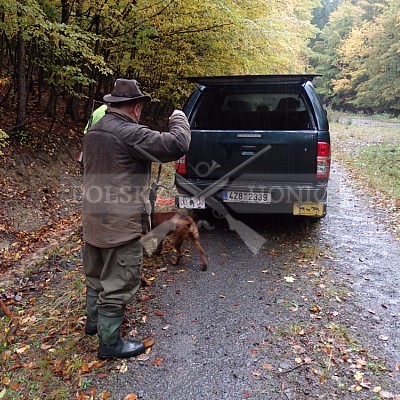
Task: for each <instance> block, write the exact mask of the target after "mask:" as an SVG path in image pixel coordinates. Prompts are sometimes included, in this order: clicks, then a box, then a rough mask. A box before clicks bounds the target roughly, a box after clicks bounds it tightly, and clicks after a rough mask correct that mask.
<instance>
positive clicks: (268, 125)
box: [191, 91, 313, 130]
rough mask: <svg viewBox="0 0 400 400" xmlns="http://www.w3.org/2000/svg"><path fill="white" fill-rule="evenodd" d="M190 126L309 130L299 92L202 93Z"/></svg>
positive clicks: (229, 128) (200, 128) (309, 125)
mask: <svg viewBox="0 0 400 400" xmlns="http://www.w3.org/2000/svg"><path fill="white" fill-rule="evenodd" d="M191 125H192V128H193V129H198V130H202V129H204V130H308V129H313V124H312V122H311V118H310V114H309V112H308V110H307V107H306V104H305V102H304V99H303V98H302V97H301V95H299V94H298V93H287V92H286V93H277V92H267V91H265V92H256V93H237V92H233V93H232V92H229V93H222V92H218V91H216V92H213V91H210V92H207V93H204V94H203V96H202V98H201V102H200V104H199V107H198V108H197V111H196V113H195V115H194V117H193V120H192V124H191Z"/></svg>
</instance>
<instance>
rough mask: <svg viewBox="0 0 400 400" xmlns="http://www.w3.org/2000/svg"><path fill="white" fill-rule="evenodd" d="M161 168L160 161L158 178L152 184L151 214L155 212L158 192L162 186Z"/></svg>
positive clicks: (150, 196)
mask: <svg viewBox="0 0 400 400" xmlns="http://www.w3.org/2000/svg"><path fill="white" fill-rule="evenodd" d="M161 168H162V163H159V164H158V172H157V179H156V181H155V182H153V183H152V184H151V185H150V192H149V200H150V205H151V214H153V213H154V210H155V204H156V200H157V192H158V189H159V188H160V186H161V185H160V177H161Z"/></svg>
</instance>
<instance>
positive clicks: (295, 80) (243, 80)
mask: <svg viewBox="0 0 400 400" xmlns="http://www.w3.org/2000/svg"><path fill="white" fill-rule="evenodd" d="M318 76H322V75H319V74H296V75H230V76H229V75H228V76H189V77H185V78H182V79H183V80H187V81H188V82H192V83H198V84H200V85H203V86H227V85H237V84H260V83H271V84H303V83H304V82H307V81H312V80H313V79H314V78H316V77H318Z"/></svg>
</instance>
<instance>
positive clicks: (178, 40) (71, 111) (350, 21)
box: [0, 0, 400, 146]
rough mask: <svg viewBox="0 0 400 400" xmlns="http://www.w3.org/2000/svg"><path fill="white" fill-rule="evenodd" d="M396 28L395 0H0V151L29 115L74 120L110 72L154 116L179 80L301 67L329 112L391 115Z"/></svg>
mask: <svg viewBox="0 0 400 400" xmlns="http://www.w3.org/2000/svg"><path fill="white" fill-rule="evenodd" d="M399 24H400V3H399V2H398V0H321V1H319V0H288V1H285V2H281V1H278V0H267V1H265V0H216V1H202V2H193V1H192V0H131V1H126V0H108V1H106V0H77V1H68V0H60V1H56V0H0V32H1V35H0V115H1V123H0V146H5V145H6V143H7V140H10V139H11V138H19V139H21V138H22V139H25V140H29V135H30V130H31V127H32V125H33V123H32V122H33V120H32V118H33V117H32V114H33V111H32V110H34V114H35V115H37V114H38V112H39V113H40V114H41V115H43V121H44V120H46V121H49V122H48V125H49V126H48V127H46V130H48V131H49V132H51V127H52V126H53V125H54V123H55V121H58V120H60V119H63V118H65V117H68V118H69V119H70V120H71V121H73V122H75V123H78V124H79V123H83V122H84V121H86V120H87V118H88V117H89V115H90V112H91V110H92V108H93V104H94V101H95V100H101V98H102V96H103V95H104V94H106V93H109V92H110V90H111V87H112V84H113V81H114V79H115V78H117V77H127V78H136V79H137V80H138V81H139V83H140V85H141V88H142V90H144V91H145V92H147V93H149V94H151V95H152V97H153V99H154V101H153V104H152V113H151V114H150V115H152V116H156V115H165V114H166V113H167V112H168V111H169V110H170V109H171V108H172V107H177V106H179V105H180V104H181V103H182V101H184V99H185V97H186V96H187V94H188V93H189V90H190V87H189V86H188V84H187V83H186V82H185V80H183V79H181V78H182V77H185V76H199V75H239V74H290V73H296V74H297V73H305V72H306V73H317V74H321V75H322V77H320V78H318V79H317V80H316V81H315V84H316V86H317V87H318V91H319V93H320V94H321V96H322V98H323V101H324V103H325V104H326V105H327V106H329V107H332V108H333V109H337V110H344V111H355V112H364V113H368V114H372V113H386V114H389V115H398V114H399V113H400V101H399V97H400V94H399V93H400V79H399V75H400V37H399V36H400V30H399ZM10 115H12V118H10ZM5 116H7V118H6V117H5Z"/></svg>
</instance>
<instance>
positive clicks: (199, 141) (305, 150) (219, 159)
mask: <svg viewBox="0 0 400 400" xmlns="http://www.w3.org/2000/svg"><path fill="white" fill-rule="evenodd" d="M267 146H268V149H267V150H266V151H265V152H264V153H263V154H262V155H261V156H259V157H257V156H256V157H254V159H253V160H252V161H251V162H248V163H246V165H245V166H244V168H240V169H238V171H237V172H236V173H235V174H233V175H231V176H230V179H235V178H237V177H239V176H242V178H243V179H249V180H261V179H262V180H268V181H272V182H273V181H276V182H278V181H279V182H284V181H291V182H296V181H302V180H304V179H306V180H310V178H311V179H312V180H313V177H314V176H315V172H316V157H317V154H316V152H317V132H316V131H311V130H306V131H252V132H249V131H226V130H225V131H217V130H213V131H206V130H192V141H191V144H190V149H189V152H188V153H187V155H186V168H187V175H186V177H188V178H202V179H212V180H214V179H218V178H220V177H222V176H224V175H225V174H228V173H231V171H232V170H233V169H235V168H237V167H238V166H239V165H240V164H242V163H244V162H245V161H247V160H249V159H250V158H252V157H253V156H255V155H256V154H257V153H258V152H260V151H261V150H263V149H265V148H266V147H267ZM243 175H246V176H243Z"/></svg>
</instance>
